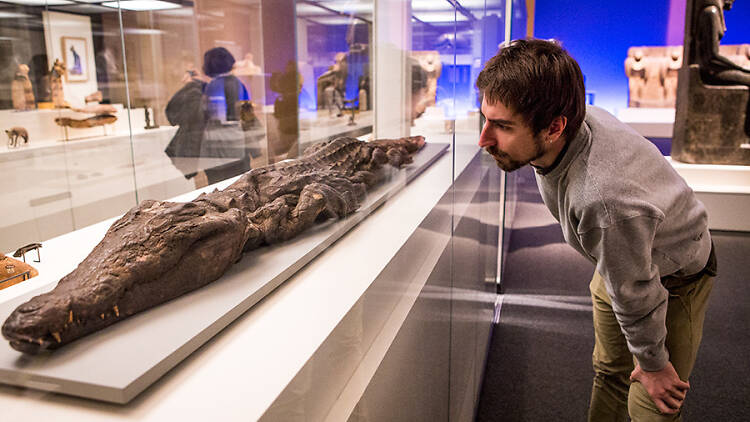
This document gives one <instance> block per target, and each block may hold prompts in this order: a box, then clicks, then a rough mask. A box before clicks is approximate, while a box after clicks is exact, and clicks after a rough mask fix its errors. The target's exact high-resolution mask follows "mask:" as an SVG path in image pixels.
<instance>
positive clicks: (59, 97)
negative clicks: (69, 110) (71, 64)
mask: <svg viewBox="0 0 750 422" xmlns="http://www.w3.org/2000/svg"><path fill="white" fill-rule="evenodd" d="M64 74H65V64H64V63H63V62H61V61H60V59H55V62H54V63H53V64H52V70H51V71H50V74H49V87H50V92H51V94H52V104H53V105H54V106H55V108H65V107H67V106H68V103H67V102H65V96H64V95H63V86H62V77H63V75H64Z"/></svg>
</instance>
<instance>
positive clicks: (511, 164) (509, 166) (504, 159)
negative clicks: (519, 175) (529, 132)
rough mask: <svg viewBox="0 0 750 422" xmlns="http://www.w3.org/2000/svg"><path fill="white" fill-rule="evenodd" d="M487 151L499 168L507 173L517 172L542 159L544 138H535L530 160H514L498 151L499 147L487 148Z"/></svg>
mask: <svg viewBox="0 0 750 422" xmlns="http://www.w3.org/2000/svg"><path fill="white" fill-rule="evenodd" d="M485 151H487V153H488V154H490V155H491V156H492V158H494V159H495V163H497V166H498V167H500V168H501V169H503V170H505V171H507V172H511V171H516V170H518V169H520V168H521V167H523V166H525V165H526V164H529V163H530V162H532V161H534V160H536V159H538V158H541V157H542V155H544V152H545V151H544V143H543V141H542V138H541V137H536V136H535V137H534V154H532V157H531V158H529V159H528V160H520V161H519V160H514V159H513V158H511V157H510V155H508V154H506V153H504V152H503V151H500V150H499V149H497V145H492V146H489V147H486V148H485Z"/></svg>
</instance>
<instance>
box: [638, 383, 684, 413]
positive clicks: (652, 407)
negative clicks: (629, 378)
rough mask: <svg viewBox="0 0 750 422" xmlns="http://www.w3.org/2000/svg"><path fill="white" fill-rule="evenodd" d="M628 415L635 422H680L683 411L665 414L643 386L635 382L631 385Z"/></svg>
mask: <svg viewBox="0 0 750 422" xmlns="http://www.w3.org/2000/svg"><path fill="white" fill-rule="evenodd" d="M628 414H630V419H631V420H632V421H633V422H667V421H680V420H682V419H681V415H682V409H680V411H679V412H677V413H676V414H673V415H668V414H663V413H661V412H660V411H659V409H658V408H657V407H656V404H654V401H653V400H651V396H650V395H649V394H648V392H647V391H646V389H645V388H644V387H643V385H642V384H641V383H639V382H634V383H632V384H631V385H630V392H629V394H628Z"/></svg>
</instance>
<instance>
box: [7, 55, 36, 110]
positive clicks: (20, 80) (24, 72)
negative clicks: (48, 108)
mask: <svg viewBox="0 0 750 422" xmlns="http://www.w3.org/2000/svg"><path fill="white" fill-rule="evenodd" d="M10 90H11V99H12V100H13V108H14V109H16V110H31V109H33V108H35V107H36V102H35V101H34V89H33V88H32V87H31V80H29V67H28V66H27V65H25V64H19V65H18V70H17V71H16V75H15V77H14V78H13V82H12V83H11V88H10Z"/></svg>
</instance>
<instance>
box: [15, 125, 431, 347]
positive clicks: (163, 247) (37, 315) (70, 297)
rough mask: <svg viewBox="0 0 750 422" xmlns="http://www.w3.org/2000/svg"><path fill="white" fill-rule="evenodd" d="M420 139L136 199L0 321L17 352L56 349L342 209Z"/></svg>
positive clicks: (331, 150) (364, 146)
mask: <svg viewBox="0 0 750 422" xmlns="http://www.w3.org/2000/svg"><path fill="white" fill-rule="evenodd" d="M422 146H424V138H423V137H421V136H415V137H411V138H401V139H383V140H376V141H372V142H363V141H359V140H357V139H355V138H337V139H335V140H332V141H327V142H323V143H320V144H317V145H314V146H312V147H310V148H308V150H307V151H306V153H305V155H304V156H303V157H302V158H299V159H296V160H287V161H284V162H281V163H276V164H272V165H268V166H265V167H260V168H257V169H254V170H251V171H249V172H247V173H245V174H244V175H242V176H241V177H240V178H239V179H238V180H237V181H236V182H234V183H233V184H231V185H230V186H229V187H227V188H226V189H224V190H223V191H218V190H217V191H214V192H212V193H209V194H202V195H201V196H199V197H198V198H196V199H194V200H193V201H191V202H187V203H175V202H167V201H152V200H147V201H143V202H142V203H141V204H139V205H138V206H136V207H134V208H132V209H131V210H130V211H128V212H127V213H126V214H125V215H124V216H123V217H122V218H120V219H119V220H117V221H116V222H115V223H114V224H113V225H112V226H111V227H110V228H109V230H108V231H107V233H106V234H105V236H104V239H103V240H102V241H101V242H100V243H99V244H98V245H97V246H96V247H95V248H94V250H93V251H92V252H91V253H90V254H89V255H88V256H87V257H86V258H85V259H84V260H83V262H81V264H80V265H78V267H77V268H76V269H75V270H73V272H71V273H70V274H68V275H67V276H65V277H63V278H62V279H61V280H60V282H59V283H58V285H57V286H56V287H55V288H54V289H53V290H52V291H50V292H47V293H44V294H42V295H39V296H35V297H33V298H32V299H31V300H29V301H28V302H26V303H24V304H22V305H20V306H19V307H18V308H16V309H15V310H14V311H13V313H11V315H10V316H9V317H8V319H7V320H6V321H5V323H4V324H3V327H2V333H3V336H4V337H5V338H6V339H8V340H9V341H10V345H11V346H12V347H13V348H14V349H16V350H19V351H22V352H26V353H32V354H33V353H39V352H41V351H43V350H47V349H56V348H58V347H60V346H63V345H65V344H66V343H69V342H71V341H73V340H75V339H77V338H80V337H82V336H85V335H87V334H89V333H92V332H95V331H98V330H100V329H102V328H104V327H107V326H109V325H111V324H114V323H116V322H118V321H120V320H121V319H123V318H126V317H128V316H130V315H133V314H135V313H138V312H140V311H143V310H145V309H148V308H151V307H153V306H156V305H159V304H161V303H163V302H166V301H168V300H170V299H173V298H175V297H178V296H181V295H183V294H185V293H187V292H189V291H192V290H195V289H197V288H200V287H202V286H204V285H206V284H208V283H211V282H213V281H214V280H216V279H218V278H219V277H221V276H222V275H223V274H224V273H225V272H226V270H227V269H228V268H229V267H230V266H231V265H232V264H234V263H235V262H237V261H239V260H240V259H241V258H242V254H243V252H247V251H250V250H253V249H257V248H259V247H261V246H264V245H272V244H276V243H279V242H283V241H286V240H289V239H291V238H293V237H295V236H297V235H298V234H300V233H301V232H303V231H305V230H306V229H308V228H310V227H311V226H313V225H314V224H315V223H316V222H319V221H322V220H325V219H329V218H334V219H339V218H343V217H346V216H348V215H350V214H352V213H354V212H355V211H357V209H358V208H359V207H360V204H361V203H362V201H363V200H364V198H365V196H366V191H367V189H368V188H371V187H373V186H374V185H376V184H377V183H378V182H379V181H381V180H382V179H383V178H384V177H385V176H386V174H385V172H384V170H383V166H384V165H385V164H390V165H391V166H394V167H401V166H403V165H404V164H408V163H410V162H411V161H412V155H414V154H415V153H416V152H417V151H418V150H419V149H420V148H421V147H422Z"/></svg>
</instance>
